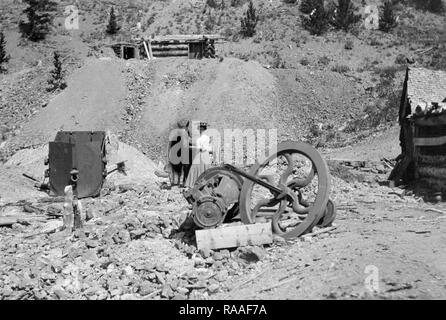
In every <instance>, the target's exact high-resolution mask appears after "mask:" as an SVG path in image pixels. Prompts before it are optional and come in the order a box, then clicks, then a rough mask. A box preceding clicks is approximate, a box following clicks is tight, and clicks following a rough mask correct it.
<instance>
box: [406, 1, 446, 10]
mask: <svg viewBox="0 0 446 320" xmlns="http://www.w3.org/2000/svg"><path fill="white" fill-rule="evenodd" d="M412 3H413V4H414V5H415V7H416V8H417V9H422V10H428V11H431V12H434V13H441V12H443V11H444V4H443V1H442V0H412Z"/></svg>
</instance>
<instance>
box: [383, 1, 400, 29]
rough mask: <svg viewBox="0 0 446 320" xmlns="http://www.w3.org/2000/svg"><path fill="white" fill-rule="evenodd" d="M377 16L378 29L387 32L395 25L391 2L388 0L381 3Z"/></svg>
mask: <svg viewBox="0 0 446 320" xmlns="http://www.w3.org/2000/svg"><path fill="white" fill-rule="evenodd" d="M379 16H380V17H379V30H381V31H384V32H389V31H390V30H392V29H393V28H395V27H396V25H397V22H396V18H395V15H394V14H393V4H392V2H391V1H390V0H387V1H385V2H384V3H383V5H382V6H381V12H380V15H379Z"/></svg>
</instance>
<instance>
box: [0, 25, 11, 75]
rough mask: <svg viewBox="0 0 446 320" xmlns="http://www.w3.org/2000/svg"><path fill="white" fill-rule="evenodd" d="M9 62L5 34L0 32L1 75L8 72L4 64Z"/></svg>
mask: <svg viewBox="0 0 446 320" xmlns="http://www.w3.org/2000/svg"><path fill="white" fill-rule="evenodd" d="M8 61H9V55H8V54H7V53H6V40H5V35H4V34H3V32H0V73H2V72H4V71H6V68H5V67H4V64H5V63H7V62H8Z"/></svg>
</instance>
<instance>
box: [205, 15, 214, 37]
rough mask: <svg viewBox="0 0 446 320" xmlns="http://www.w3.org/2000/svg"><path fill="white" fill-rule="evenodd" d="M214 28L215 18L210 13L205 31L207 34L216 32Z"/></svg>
mask: <svg viewBox="0 0 446 320" xmlns="http://www.w3.org/2000/svg"><path fill="white" fill-rule="evenodd" d="M214 26H215V17H214V16H213V15H212V14H211V13H210V12H209V14H208V15H207V18H206V20H205V21H204V30H205V31H206V32H209V33H211V32H213V31H214Z"/></svg>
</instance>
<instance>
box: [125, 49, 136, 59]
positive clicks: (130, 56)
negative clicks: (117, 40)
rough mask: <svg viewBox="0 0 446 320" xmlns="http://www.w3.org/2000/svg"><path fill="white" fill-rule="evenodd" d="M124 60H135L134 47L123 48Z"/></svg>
mask: <svg viewBox="0 0 446 320" xmlns="http://www.w3.org/2000/svg"><path fill="white" fill-rule="evenodd" d="M123 55H124V56H123V58H124V60H129V59H135V58H136V49H135V48H134V47H124V48H123Z"/></svg>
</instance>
